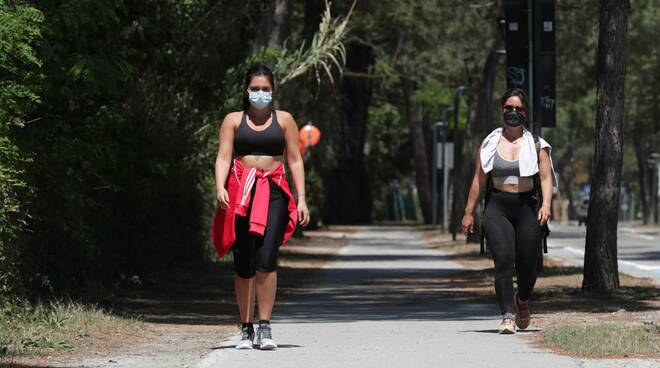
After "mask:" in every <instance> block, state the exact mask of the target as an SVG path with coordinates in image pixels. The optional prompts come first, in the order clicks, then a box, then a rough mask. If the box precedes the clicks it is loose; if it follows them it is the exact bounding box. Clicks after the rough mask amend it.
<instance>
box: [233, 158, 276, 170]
mask: <svg viewBox="0 0 660 368" xmlns="http://www.w3.org/2000/svg"><path fill="white" fill-rule="evenodd" d="M236 159H237V160H238V161H240V162H241V163H242V164H243V166H245V167H254V168H256V169H259V170H264V171H268V170H273V169H275V168H277V167H278V166H280V165H282V164H283V163H284V155H280V156H258V155H246V156H238V157H236Z"/></svg>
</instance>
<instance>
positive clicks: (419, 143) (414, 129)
mask: <svg viewBox="0 0 660 368" xmlns="http://www.w3.org/2000/svg"><path fill="white" fill-rule="evenodd" d="M401 89H402V93H403V105H404V119H405V120H406V123H407V124H408V126H409V127H410V132H411V135H412V141H413V157H414V162H415V183H416V184H417V194H418V195H419V205H420V207H421V208H422V216H423V217H424V219H423V220H424V223H426V224H428V223H431V216H432V214H431V212H432V208H431V207H432V204H431V185H430V183H431V179H430V178H429V161H428V156H427V154H426V151H427V150H426V137H425V136H424V126H423V121H422V115H421V112H420V111H419V109H417V107H416V106H415V103H414V102H413V101H412V95H413V93H414V92H415V82H414V81H412V80H410V79H405V78H404V79H403V80H402V81H401Z"/></svg>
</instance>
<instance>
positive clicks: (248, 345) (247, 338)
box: [236, 329, 254, 350]
mask: <svg viewBox="0 0 660 368" xmlns="http://www.w3.org/2000/svg"><path fill="white" fill-rule="evenodd" d="M253 341H254V331H252V332H250V331H248V330H247V329H243V330H241V337H240V339H239V340H238V342H237V343H236V349H239V350H244V349H252V344H253Z"/></svg>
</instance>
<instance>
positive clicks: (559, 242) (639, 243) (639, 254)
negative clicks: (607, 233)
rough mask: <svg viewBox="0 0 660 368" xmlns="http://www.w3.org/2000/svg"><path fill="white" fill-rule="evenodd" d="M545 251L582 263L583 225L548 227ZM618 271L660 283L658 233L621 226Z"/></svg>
mask: <svg viewBox="0 0 660 368" xmlns="http://www.w3.org/2000/svg"><path fill="white" fill-rule="evenodd" d="M550 231H551V233H550V236H549V237H548V252H549V254H548V255H549V256H550V257H553V258H559V259H562V260H564V261H566V262H568V263H570V264H572V265H576V266H582V265H583V264H584V244H585V237H586V228H585V227H584V226H580V227H578V226H572V225H555V224H553V223H551V224H550ZM617 239H618V240H617V247H618V259H619V272H623V273H627V274H630V275H633V276H638V277H648V278H651V279H654V280H655V281H656V282H657V283H660V232H659V231H658V230H653V229H646V230H641V229H638V228H634V227H631V226H626V225H622V226H620V227H619V229H618V237H617Z"/></svg>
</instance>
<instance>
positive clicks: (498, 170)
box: [490, 150, 534, 185]
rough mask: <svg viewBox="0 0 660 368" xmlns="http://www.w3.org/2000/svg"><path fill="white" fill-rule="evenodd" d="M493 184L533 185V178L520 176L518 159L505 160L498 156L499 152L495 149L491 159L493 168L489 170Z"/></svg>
mask: <svg viewBox="0 0 660 368" xmlns="http://www.w3.org/2000/svg"><path fill="white" fill-rule="evenodd" d="M490 177H491V178H492V179H493V184H494V185H502V184H518V185H530V184H531V185H533V184H534V180H533V179H532V178H531V177H521V176H520V164H519V162H518V160H514V161H511V160H506V159H504V158H502V156H500V152H499V151H498V150H495V157H494V159H493V170H492V171H491V172H490Z"/></svg>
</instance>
